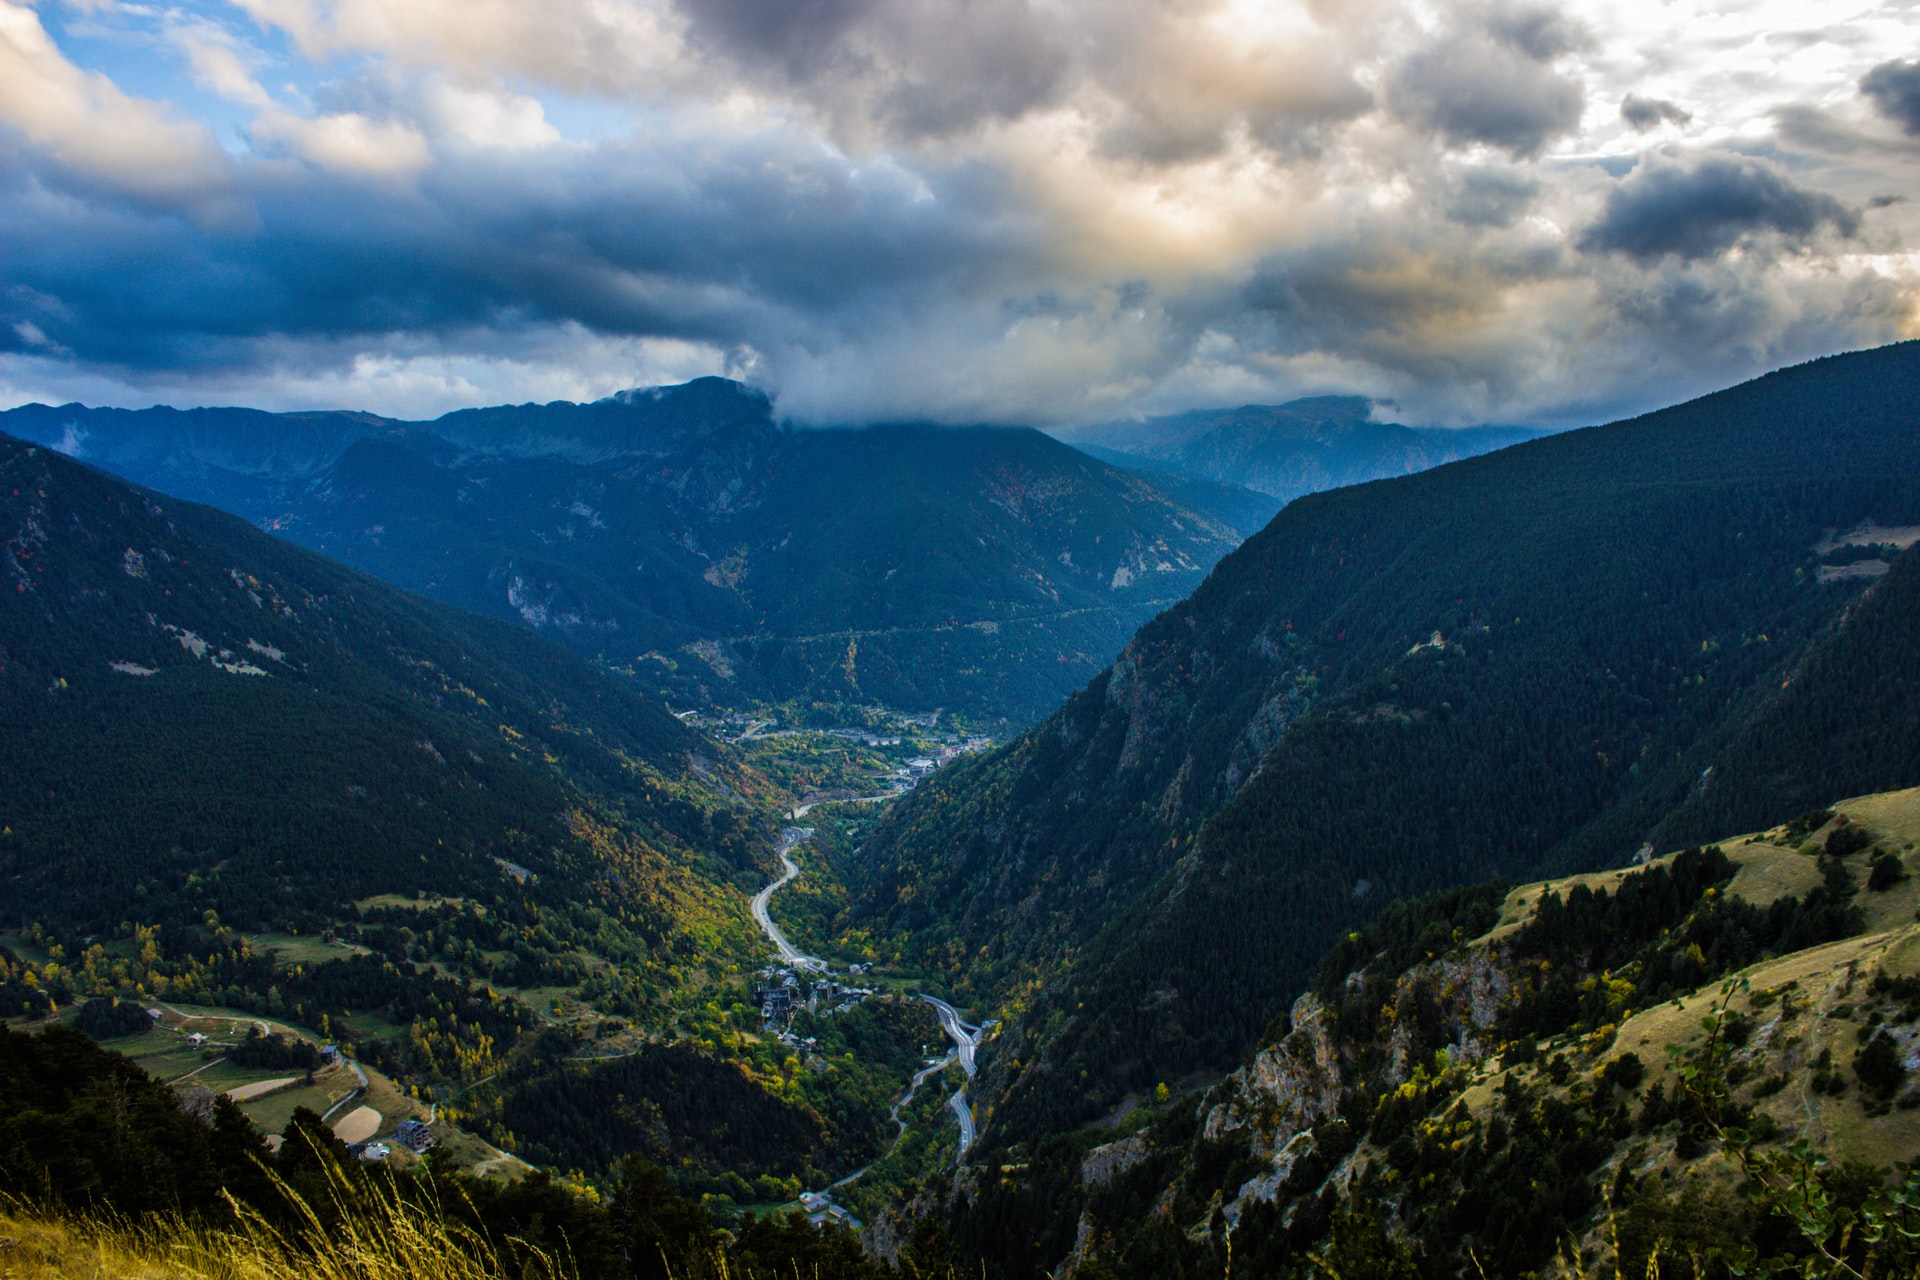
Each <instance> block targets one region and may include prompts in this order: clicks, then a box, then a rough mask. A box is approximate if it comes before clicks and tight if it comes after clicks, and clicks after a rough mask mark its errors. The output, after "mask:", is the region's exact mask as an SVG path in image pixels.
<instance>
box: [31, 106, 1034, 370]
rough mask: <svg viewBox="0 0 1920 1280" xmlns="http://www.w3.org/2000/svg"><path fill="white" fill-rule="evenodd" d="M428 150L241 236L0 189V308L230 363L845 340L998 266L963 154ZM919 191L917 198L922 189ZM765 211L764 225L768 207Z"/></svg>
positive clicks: (174, 357)
mask: <svg viewBox="0 0 1920 1280" xmlns="http://www.w3.org/2000/svg"><path fill="white" fill-rule="evenodd" d="M500 176H501V175H500V170H499V168H498V166H497V164H495V163H491V162H490V158H489V157H484V156H481V157H470V158H468V159H467V160H465V161H460V162H456V161H448V162H444V163H443V164H441V165H440V166H439V167H437V168H436V170H435V171H434V172H433V173H432V174H430V175H428V176H426V177H425V178H424V179H423V180H422V181H421V183H420V185H419V187H418V188H417V189H415V190H402V189H394V188H385V187H381V186H378V185H371V184H370V185H365V186H359V187H342V186H340V185H338V184H334V183H328V184H325V185H323V186H314V187H308V186H299V187H292V188H288V189H282V190H274V189H272V188H268V189H266V190H263V191H262V192H261V193H260V194H259V196H258V197H257V199H256V204H257V207H258V209H259V216H260V225H261V230H260V234H258V235H254V236H223V235H216V234H209V233H206V232H203V231H201V230H198V229H196V228H194V227H192V226H191V225H189V224H186V223H183V222H180V221H177V220H161V219H152V218H141V217H137V216H133V215H129V214H126V213H123V212H117V211H114V210H111V209H106V208H100V207H83V208H74V207H71V206H67V205H64V204H63V205H60V206H58V207H50V206H49V202H48V200H47V198H46V197H45V196H44V194H42V193H37V192H36V191H35V190H34V189H33V188H32V187H31V186H27V185H24V184H15V185H13V186H11V187H10V188H7V189H5V190H4V191H0V237H4V238H5V239H6V241H7V243H8V245H9V248H10V250H11V251H12V253H13V255H15V261H14V265H13V266H12V268H11V269H10V271H9V283H10V284H12V285H14V286H16V287H15V288H14V289H13V290H11V291H10V292H9V293H8V294H6V295H0V324H4V325H7V326H13V325H16V324H19V323H22V322H26V323H30V324H32V325H34V326H35V330H36V331H37V332H39V333H42V334H44V335H45V336H46V338H47V339H48V340H49V341H51V342H56V343H59V344H61V345H63V346H65V347H67V348H69V349H70V350H72V351H73V352H74V353H76V354H77V356H78V357H79V358H80V359H83V360H87V361H93V362H98V363H101V364H104V365H110V366H114V367H119V368H123V369H131V370H141V369H149V370H151V369H165V368H172V367H234V366H243V365H246V364H248V363H250V362H255V361H258V360H260V359H262V358H264V357H263V355H262V353H263V352H265V353H271V354H273V356H274V358H279V354H278V353H281V352H283V351H284V349H285V348H286V347H287V345H288V344H289V343H296V342H303V341H311V342H314V343H317V344H320V346H321V348H322V350H321V351H320V353H319V354H316V356H315V358H316V359H323V358H324V359H332V358H335V357H336V354H337V353H335V352H333V351H331V350H329V349H326V348H327V344H331V343H335V342H341V341H348V340H352V339H354V338H356V337H365V336H369V335H390V334H408V335H413V336H414V337H415V338H417V339H419V340H420V341H423V342H430V341H433V340H436V339H445V338H448V337H450V336H452V335H457V334H472V333H476V332H483V331H497V332H502V333H511V332H513V331H515V330H517V329H521V328H525V327H528V326H537V325H550V324H555V323H565V322H577V323H579V324H582V325H585V326H587V327H588V328H589V329H591V330H593V331H596V332H601V333H607V334H626V335H641V336H667V337H680V338H687V339H691V340H699V341H708V342H713V343H716V344H720V345H727V344H731V343H735V342H740V341H762V342H765V341H768V340H770V337H771V335H772V334H774V333H775V332H779V333H780V334H782V335H784V337H785V339H786V340H788V341H801V342H804V341H807V340H808V335H809V334H810V333H811V334H812V335H813V337H814V338H816V339H824V338H825V336H826V335H828V334H833V335H835V336H837V337H841V338H845V337H847V336H850V335H852V334H856V333H858V332H859V331H860V330H861V329H862V328H863V327H864V326H867V325H880V324H884V323H885V321H884V319H883V317H885V316H886V315H888V314H889V313H891V311H893V310H894V309H896V308H897V307H899V306H901V305H904V304H905V300H906V299H907V298H909V297H911V296H914V295H918V294H924V293H927V292H937V291H942V290H956V291H961V292H964V291H966V290H967V289H969V288H971V287H976V286H978V285H982V284H983V283H984V281H985V280H986V279H988V278H992V277H994V275H995V273H996V272H998V271H1000V270H1002V269H1003V268H1005V267H1006V264H1008V263H1009V262H1018V261H1019V260H1020V256H1021V252H1022V250H1021V248H1020V237H1019V236H1017V235H1015V234H1013V227H1012V225H1011V223H1010V222H1009V219H1008V216H1007V215H1006V214H1005V213H1004V212H1003V210H1004V206H1005V201H1004V196H1003V195H1002V194H1001V193H999V192H998V191H997V190H996V189H995V187H994V186H993V181H992V180H991V179H989V178H987V177H985V176H984V175H983V174H982V173H980V172H979V171H974V170H960V171H956V172H954V173H952V174H949V175H947V176H946V177H945V178H944V179H939V178H936V184H937V185H935V186H934V187H933V188H932V189H931V192H929V189H928V188H927V187H926V186H925V185H924V183H923V182H917V181H911V180H909V179H908V178H907V177H906V175H904V174H900V173H897V172H889V171H887V170H886V169H885V167H884V166H874V167H872V168H869V169H868V170H864V171H856V170H853V169H852V168H850V167H849V166H848V165H846V164H845V162H844V161H839V160H836V159H835V158H834V157H832V156H830V155H829V154H827V153H824V152H821V151H819V150H818V149H816V148H811V147H807V146H804V145H800V144H797V143H789V142H786V141H784V140H782V139H778V138H776V139H769V140H764V141H763V142H761V143H760V144H759V145H755V146H744V147H735V148H732V149H730V150H722V151H719V152H717V153H705V154H663V153H662V151H660V150H651V151H650V150H648V149H645V148H642V147H638V146H627V147H608V148H603V149H602V150H600V151H598V152H596V153H573V154H567V153H552V154H547V155H544V156H542V157H540V158H538V159H528V160H526V161H523V162H522V163H521V164H520V165H519V166H518V167H517V171H516V173H515V180H514V181H513V182H511V183H505V184H503V183H502V182H501V180H500ZM929 194H931V195H932V196H934V197H935V198H926V197H927V196H928V195H929ZM773 208H777V209H779V210H780V216H779V217H777V218H769V217H767V216H766V211H767V210H768V209H773Z"/></svg>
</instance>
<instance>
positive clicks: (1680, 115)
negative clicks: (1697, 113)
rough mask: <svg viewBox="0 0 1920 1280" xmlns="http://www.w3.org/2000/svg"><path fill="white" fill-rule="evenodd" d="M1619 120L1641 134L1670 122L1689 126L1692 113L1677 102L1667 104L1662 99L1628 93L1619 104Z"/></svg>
mask: <svg viewBox="0 0 1920 1280" xmlns="http://www.w3.org/2000/svg"><path fill="white" fill-rule="evenodd" d="M1620 118H1621V119H1622V120H1625V121H1626V122H1627V123H1628V124H1630V125H1632V126H1633V127H1634V128H1635V129H1636V130H1637V131H1639V132H1641V133H1645V132H1647V131H1648V130H1649V129H1657V128H1659V127H1660V126H1661V125H1662V124H1663V123H1665V122H1667V121H1669V120H1671V121H1672V122H1673V123H1674V124H1689V123H1691V122H1692V120H1693V113H1692V112H1691V111H1688V110H1686V109H1685V108H1683V107H1682V106H1681V105H1680V104H1679V103H1677V102H1668V101H1667V100H1666V99H1664V98H1643V97H1641V96H1640V95H1639V94H1637V93H1630V94H1628V95H1627V96H1626V97H1625V98H1623V99H1622V100H1621V102H1620Z"/></svg>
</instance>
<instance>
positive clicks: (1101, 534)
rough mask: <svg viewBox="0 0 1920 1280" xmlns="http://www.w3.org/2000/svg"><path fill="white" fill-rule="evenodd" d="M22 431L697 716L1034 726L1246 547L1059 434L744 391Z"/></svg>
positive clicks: (202, 414) (20, 415)
mask: <svg viewBox="0 0 1920 1280" xmlns="http://www.w3.org/2000/svg"><path fill="white" fill-rule="evenodd" d="M0 430H6V431H10V432H13V433H16V434H18V435H21V436H22V437H23V438H27V439H32V440H35V441H37V442H39V443H42V444H45V445H48V446H49V447H57V448H61V449H64V450H66V451H68V452H71V453H73V454H74V455H75V456H77V457H80V458H82V459H84V460H87V461H91V462H94V463H96V464H97V465H100V466H103V467H106V468H108V469H110V470H114V471H116V472H118V473H119V474H121V475H124V476H127V477H128V478H130V479H134V480H136V481H138V482H140V483H143V484H148V485H151V486H153V487H155V488H159V489H161V490H163V491H166V492H170V493H174V494H177V495H179V496H182V497H187V498H190V499H192V500H195V501H202V502H208V503H211V504H213V505H217V506H221V507H224V508H226V509H228V510H232V511H235V512H237V513H239V514H242V515H245V516H246V517H247V518H249V519H251V520H254V521H256V522H258V523H260V524H261V525H263V526H264V527H266V528H268V529H270V530H271V531H273V532H275V533H278V534H280V535H281V536H284V537H287V538H290V539H292V540H294V541H297V542H300V543H302V544H303V545H306V546H309V547H313V548H315V549H318V550H323V551H326V552H328V553H329V554H331V555H334V556H337V557H339V558H341V559H343V560H346V561H347V562H348V563H350V564H354V565H356V566H357V567H360V568H362V569H365V570H367V571H369V572H372V573H375V574H377V575H379V576H381V577H383V578H386V579H387V580H389V581H392V582H395V583H397V584H399V585H401V586H405V587H408V588H409V589H412V590H417V591H420V592H423V593H425V594H428V595H431V596H433V597H435V598H437V599H441V600H445V601H447V602H449V603H453V604H458V605H461V606H463V607H466V608H470V609H474V610H476V611H479V612H483V613H488V614H492V615H494V616H496V617H502V618H507V619H510V620H513V621H518V622H521V623H522V624H524V625H527V626H530V627H532V628H533V629H535V630H537V631H539V632H541V633H542V634H545V635H548V636H550V637H552V638H554V639H557V640H560V641H561V642H562V643H565V644H567V645H568V646H569V647H571V648H573V649H575V650H576V651H578V652H581V653H584V654H587V655H589V656H593V657H598V658H601V659H603V660H605V661H606V662H608V663H609V664H611V665H613V666H615V667H617V668H620V669H623V670H627V671H630V672H632V673H633V674H634V676H635V677H636V678H637V679H638V680H639V681H640V683H641V687H642V688H645V689H647V690H649V691H650V692H654V693H656V694H658V695H660V696H662V697H666V698H670V699H672V700H674V701H675V702H676V703H679V704H682V705H684V704H686V703H689V702H704V701H709V700H711V701H715V702H719V703H722V704H725V703H729V702H736V703H737V702H739V701H741V700H744V699H784V698H789V697H802V698H814V699H819V700H823V701H853V702H870V701H877V702H883V703H887V704H890V705H895V706H903V707H910V708H915V707H917V708H931V707H936V706H948V707H956V708H962V709H967V710H971V711H973V712H975V713H984V714H988V715H995V714H997V715H1004V716H1008V717H1010V718H1012V719H1014V720H1016V721H1024V720H1027V719H1032V718H1035V717H1037V716H1039V715H1041V714H1043V713H1044V712H1046V711H1047V710H1049V709H1051V708H1052V707H1053V706H1054V705H1056V704H1057V702H1058V700H1059V699H1060V698H1061V697H1063V696H1064V695H1065V694H1066V692H1067V691H1069V690H1070V689H1072V688H1073V687H1075V686H1077V685H1078V684H1080V683H1082V682H1083V681H1084V680H1085V678H1086V677H1087V676H1088V675H1090V674H1091V673H1092V672H1093V671H1095V670H1097V669H1098V667H1099V665H1100V664H1101V663H1103V662H1104V661H1106V660H1107V659H1108V658H1109V657H1111V655H1112V654H1113V653H1115V652H1117V651H1118V649H1119V646H1120V645H1121V643H1123V642H1124V639H1125V637H1126V636H1127V635H1128V634H1130V633H1131V631H1132V630H1133V629H1134V628H1135V627H1137V626H1138V625H1139V624H1140V623H1141V622H1143V621H1145V620H1146V619H1147V618H1148V617H1151V616H1152V615H1153V614H1154V613H1155V612H1157V611H1158V610H1159V609H1161V608H1163V607H1165V606H1166V605H1168V604H1171V603H1172V602H1174V601H1175V600H1177V599H1179V598H1180V597H1182V596H1184V595H1185V594H1186V593H1187V592H1188V591H1189V590H1191V589H1192V587H1193V586H1194V585H1196V584H1197V583H1198V582H1199V580H1200V578H1201V577H1202V576H1203V575H1204V574H1205V573H1206V571H1207V570H1208V569H1209V568H1211V567H1212V565H1213V563H1214V562H1215V561H1216V560H1218V558H1219V557H1220V556H1221V555H1223V554H1225V553H1226V552H1227V551H1228V550H1230V549H1231V548H1232V547H1233V546H1234V545H1236V543H1237V542H1238V540H1239V534H1238V533H1237V532H1235V531H1234V530H1233V529H1231V528H1229V527H1228V526H1226V525H1224V524H1221V523H1219V522H1218V521H1217V520H1215V519H1213V518H1211V517H1210V516H1208V515H1205V514H1203V513H1202V512H1201V511H1198V510H1195V509H1194V508H1193V507H1190V506H1187V505H1184V504H1183V503H1182V502H1180V501H1178V500H1176V499H1175V498H1172V497H1170V496H1168V494H1167V493H1166V492H1164V491H1163V490H1162V489H1160V488H1159V487H1156V486H1155V485H1154V484H1153V483H1152V482H1151V481H1150V480H1149V479H1145V478H1142V477H1140V476H1137V475H1134V474H1131V473H1129V472H1126V471H1122V470H1119V469H1116V468H1113V467H1110V466H1107V465H1106V464H1104V463H1100V462H1097V461H1094V460H1092V459H1090V458H1088V457H1087V456H1086V455H1084V454H1082V453H1080V452H1078V451H1077V450H1073V449H1071V448H1069V447H1067V446H1065V445H1062V444H1059V443H1058V442H1056V441H1054V440H1052V439H1049V438H1048V437H1046V436H1044V435H1042V434H1041V433H1039V432H1036V431H1032V430H1028V429H1023V428H1002V427H972V428H970V427H938V428H935V427H926V426H913V425H900V426H882V427H872V428H864V429H859V430H811V429H809V430H795V429H788V428H785V427H782V426H781V425H780V424H779V423H777V422H776V421H775V419H774V416H773V410H772V405H771V404H770V402H769V401H768V400H767V398H766V397H765V396H764V395H762V394H761V393H759V392H757V391H755V390H753V389H751V388H748V387H744V386H742V385H740V384H738V383H733V382H729V381H726V380H724V379H718V378H704V379H699V380H696V381H694V382H691V383H687V384H684V385H682V386H677V387H662V388H651V389H643V390H639V391H631V392H623V393H621V394H620V395H618V396H614V397H609V398H608V399H605V400H601V401H596V402H594V403H591V404H570V403H555V404H548V405H519V406H501V407H497V408H488V409H474V410H462V411H459V412H456V413H451V414H448V415H446V416H445V417H442V418H440V419H437V420H435V421H433V422H429V423H403V422H396V421H392V420H387V419H381V418H376V417H372V416H370V415H363V414H344V413H322V414H296V415H270V414H262V413H258V412H255V411H251V410H226V409H200V410H186V411H180V410H171V409H150V410H140V411H123V410H107V409H86V408H84V407H82V406H75V405H68V406H61V407H58V408H49V407H46V406H38V405H34V406H26V407H24V408H21V409H16V410H13V411H11V412H9V413H6V414H0ZM1216 492H1217V490H1207V491H1205V494H1203V496H1209V495H1213V494H1215V493H1216ZM1243 505H1244V504H1243Z"/></svg>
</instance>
